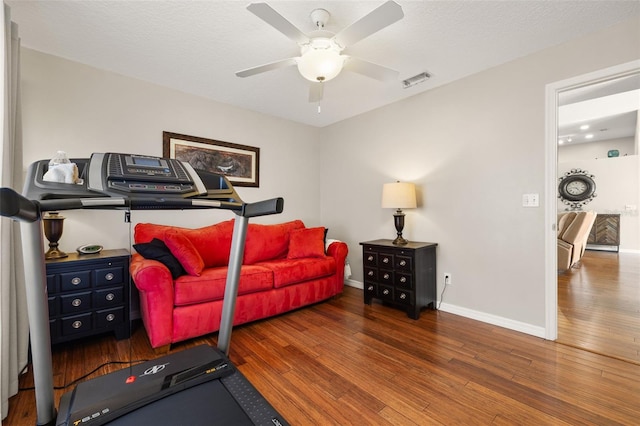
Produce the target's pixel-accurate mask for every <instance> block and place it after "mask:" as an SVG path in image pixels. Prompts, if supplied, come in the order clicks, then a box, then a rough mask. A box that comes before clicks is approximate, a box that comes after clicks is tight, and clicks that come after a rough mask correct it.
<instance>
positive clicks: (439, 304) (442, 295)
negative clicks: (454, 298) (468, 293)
mask: <svg viewBox="0 0 640 426" xmlns="http://www.w3.org/2000/svg"><path fill="white" fill-rule="evenodd" d="M448 285H449V284H447V283H444V287H442V293H440V303H438V310H440V306H442V299H443V298H444V291H445V290H446V289H447V286H448Z"/></svg>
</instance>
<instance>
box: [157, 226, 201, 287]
mask: <svg viewBox="0 0 640 426" xmlns="http://www.w3.org/2000/svg"><path fill="white" fill-rule="evenodd" d="M164 243H165V244H166V245H167V247H169V250H171V254H173V255H174V256H175V257H176V259H178V261H179V262H180V264H181V265H182V267H183V268H184V270H185V271H186V272H187V274H189V275H195V276H196V277H199V276H200V273H201V272H202V270H203V269H204V261H203V260H202V257H200V253H198V250H197V249H196V248H195V246H194V245H193V243H192V242H191V240H189V239H188V238H187V237H186V236H185V235H184V234H183V233H181V232H179V231H178V230H176V229H171V230H169V231H167V232H165V234H164Z"/></svg>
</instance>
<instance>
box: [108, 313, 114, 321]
mask: <svg viewBox="0 0 640 426" xmlns="http://www.w3.org/2000/svg"><path fill="white" fill-rule="evenodd" d="M114 319H116V316H115V315H113V314H109V315H107V321H113V320H114Z"/></svg>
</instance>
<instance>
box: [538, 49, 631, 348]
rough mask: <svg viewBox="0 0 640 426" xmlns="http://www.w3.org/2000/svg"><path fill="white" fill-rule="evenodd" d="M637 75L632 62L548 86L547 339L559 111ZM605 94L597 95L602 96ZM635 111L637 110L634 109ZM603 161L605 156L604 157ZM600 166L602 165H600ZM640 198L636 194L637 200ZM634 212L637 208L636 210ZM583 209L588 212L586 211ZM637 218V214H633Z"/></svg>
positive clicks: (553, 292) (553, 282)
mask: <svg viewBox="0 0 640 426" xmlns="http://www.w3.org/2000/svg"><path fill="white" fill-rule="evenodd" d="M634 75H640V61H633V62H630V63H627V64H622V65H619V66H616V67H611V68H607V69H604V70H600V71H596V72H593V73H590V74H586V75H582V76H578V77H574V78H572V79H568V80H564V81H560V82H557V83H553V84H550V85H548V86H547V93H546V94H547V100H546V110H547V128H546V130H547V132H546V145H545V152H546V170H545V171H546V182H545V190H546V200H545V201H546V209H545V225H546V228H545V229H547V230H548V232H547V233H546V234H545V249H546V250H545V251H546V265H545V286H546V287H545V295H546V300H545V306H546V323H545V330H546V336H545V337H546V338H547V339H549V340H557V339H558V275H557V240H556V235H557V232H556V225H557V224H556V218H557V213H558V210H561V209H559V208H558V207H557V206H558V205H557V203H558V199H557V183H558V165H559V161H558V160H559V156H558V136H559V135H560V133H559V129H562V127H561V122H560V119H559V116H560V115H561V114H559V108H560V107H561V105H562V104H563V102H564V103H566V102H567V101H566V100H567V99H570V98H575V99H576V100H578V101H580V100H581V97H582V100H584V99H587V98H589V97H591V98H593V97H594V96H595V95H593V93H594V92H596V91H598V90H601V91H602V90H611V89H610V88H611V87H615V85H616V83H618V82H620V81H622V80H624V79H625V78H627V77H630V76H634ZM603 95H604V93H602V94H600V95H598V96H603ZM636 109H637V107H636ZM637 143H638V142H637V139H636V141H635V154H637V152H638V146H637ZM605 158H606V155H605ZM601 164H602V163H601ZM639 195H640V194H635V197H636V199H637V197H638V196H639ZM636 208H637V206H636ZM585 209H589V208H588V207H585ZM635 215H636V218H637V210H636V212H635Z"/></svg>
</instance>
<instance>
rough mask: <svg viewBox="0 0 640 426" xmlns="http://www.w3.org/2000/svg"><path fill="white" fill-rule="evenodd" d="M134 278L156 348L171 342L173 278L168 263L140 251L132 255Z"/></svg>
mask: <svg viewBox="0 0 640 426" xmlns="http://www.w3.org/2000/svg"><path fill="white" fill-rule="evenodd" d="M129 271H130V272H131V278H132V279H133V282H134V283H135V285H136V287H137V288H138V290H139V292H140V311H141V312H142V321H143V322H144V325H145V328H146V330H147V335H148V336H149V341H150V342H151V346H152V347H154V348H157V347H160V346H164V345H168V344H170V343H172V336H173V294H174V291H173V278H172V277H171V273H170V272H169V269H167V267H166V266H164V265H163V264H162V263H160V262H158V261H157V260H150V259H145V258H144V257H142V256H141V255H139V254H138V253H134V254H133V256H132V257H131V265H130V268H129Z"/></svg>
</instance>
